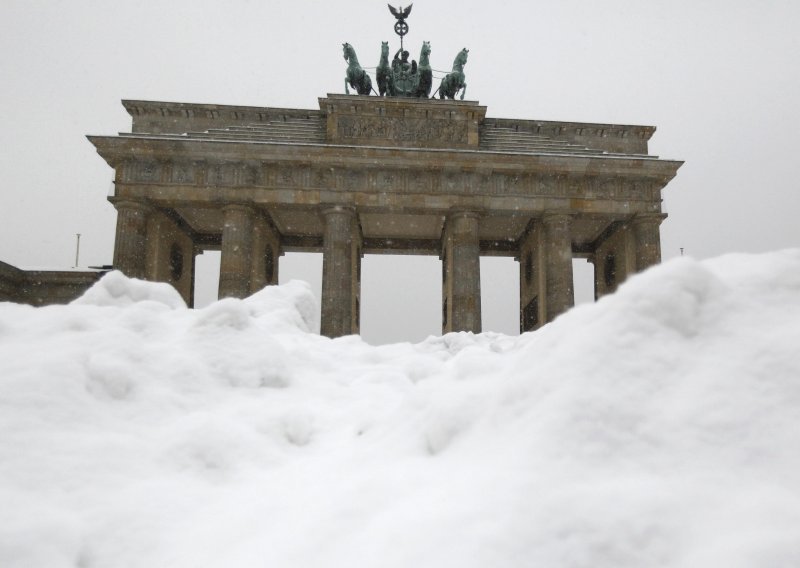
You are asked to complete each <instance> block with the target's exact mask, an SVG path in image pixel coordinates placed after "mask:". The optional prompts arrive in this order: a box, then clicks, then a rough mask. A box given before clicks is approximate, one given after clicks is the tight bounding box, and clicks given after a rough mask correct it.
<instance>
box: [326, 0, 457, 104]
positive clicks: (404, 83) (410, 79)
mask: <svg viewBox="0 0 800 568" xmlns="http://www.w3.org/2000/svg"><path fill="white" fill-rule="evenodd" d="M412 6H413V4H412V5H409V6H408V7H407V8H405V9H404V8H402V7H400V8H393V7H392V5H391V4H390V5H389V11H390V12H391V13H392V15H394V17H395V18H397V22H396V23H395V26H394V30H395V32H396V33H397V35H399V36H400V49H398V50H397V52H396V53H395V54H394V58H393V59H392V61H391V63H390V62H389V42H387V41H384V42H382V43H381V57H380V60H379V61H378V66H377V67H376V68H375V80H376V83H377V84H378V92H377V93H375V94H376V95H379V96H381V97H384V96H386V97H417V98H428V97H429V96H430V94H431V87H432V86H433V69H432V68H431V64H430V55H431V44H430V42H428V41H423V42H422V49H421V50H420V54H419V64H418V63H417V62H416V61H414V60H411V61H409V60H408V55H409V54H408V51H406V50H405V49H404V48H403V38H404V36H405V35H406V34H407V33H408V23H407V22H406V18H408V16H409V15H410V14H411V7H412ZM342 46H343V47H344V58H345V61H347V75H346V76H345V80H344V89H345V92H346V93H347V94H348V95H349V94H350V87H352V88H354V89H355V90H356V92H357V93H358V94H359V95H369V94H370V92H375V91H374V89H373V88H372V80H371V79H370V77H369V75H367V72H366V71H364V69H363V68H362V67H361V65H360V64H359V63H358V57H356V52H355V50H354V49H353V46H352V45H350V44H349V43H345V44H342ZM467 53H469V51H468V50H467V49H466V48H465V49H462V50H461V52H460V53H459V54H458V55H457V56H456V60H455V61H454V62H453V71H452V72H451V73H449V74H447V75H446V76H445V77H444V78H443V79H442V83H441V85H440V86H439V88H438V89H437V90H436V92H438V93H439V98H440V99H444V98H445V97H446V98H449V99H454V98H455V96H456V94H458V91H461V100H463V99H464V94H465V93H466V88H467V84H466V83H465V82H464V65H465V64H466V62H467ZM435 96H436V93H434V97H435Z"/></svg>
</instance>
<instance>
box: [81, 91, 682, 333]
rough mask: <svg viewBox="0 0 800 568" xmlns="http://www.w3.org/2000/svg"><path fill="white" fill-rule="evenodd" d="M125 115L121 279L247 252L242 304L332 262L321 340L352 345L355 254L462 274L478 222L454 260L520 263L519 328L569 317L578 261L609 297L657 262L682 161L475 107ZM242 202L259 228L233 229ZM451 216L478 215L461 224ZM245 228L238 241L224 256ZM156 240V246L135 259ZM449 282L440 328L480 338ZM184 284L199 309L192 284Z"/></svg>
mask: <svg viewBox="0 0 800 568" xmlns="http://www.w3.org/2000/svg"><path fill="white" fill-rule="evenodd" d="M124 104H125V106H126V108H127V109H128V111H129V112H130V113H131V116H132V118H133V129H132V132H131V133H130V134H121V135H119V136H112V137H94V136H93V137H90V140H91V141H92V143H93V144H94V145H95V146H96V147H97V150H98V152H99V153H100V154H101V155H102V156H103V157H104V158H105V159H106V161H107V162H108V163H109V165H111V166H112V167H113V168H115V170H116V176H115V192H114V195H113V196H112V197H111V198H110V200H111V201H112V202H113V203H115V205H116V206H117V208H118V209H119V210H120V218H119V220H118V235H117V246H116V247H115V265H116V266H118V267H120V268H122V269H123V270H124V271H125V272H126V273H129V274H130V275H139V274H143V275H144V277H146V278H151V279H159V280H167V281H169V278H165V276H164V274H165V272H164V270H165V269H164V264H163V263H161V264H159V262H158V261H155V260H153V259H151V258H150V257H153V258H155V257H158V258H161V259H163V258H167V257H169V254H167V256H165V252H164V251H165V250H166V249H165V248H164V247H166V246H169V247H171V248H170V250H171V251H173V253H174V250H177V249H175V247H178V249H180V252H181V256H182V257H183V258H184V259H185V258H186V257H187V253H186V252H185V251H186V250H187V249H189V248H190V249H191V250H192V253H191V254H190V255H188V256H191V259H192V260H191V262H193V258H194V253H196V252H198V251H202V250H203V249H209V248H211V249H214V248H216V249H219V248H222V249H223V257H230V258H237V257H236V255H235V254H234V253H235V252H236V251H238V254H239V257H238V260H236V263H237V267H236V268H235V269H231V270H225V274H226V277H225V278H226V281H225V284H224V285H223V284H221V292H223V293H224V294H230V295H236V296H242V295H247V294H249V293H252V292H253V291H255V290H257V289H258V288H259V287H260V286H262V285H265V284H268V283H270V282H274V281H276V280H275V279H276V278H277V276H276V275H277V264H274V263H277V258H278V256H279V255H280V254H282V253H283V252H284V251H290V252H292V251H322V252H323V254H324V256H325V258H326V259H327V260H326V262H328V268H326V271H327V272H326V274H328V273H330V274H328V276H327V277H326V278H327V280H326V281H327V282H329V284H328V288H327V290H328V292H326V293H325V294H323V296H325V295H326V294H327V297H328V298H329V300H325V298H323V304H324V305H325V306H327V307H323V314H322V321H323V333H326V334H328V335H332V336H333V335H340V334H344V333H357V330H358V320H359V313H358V307H359V295H360V282H359V279H358V277H357V275H358V265H359V260H358V259H360V255H361V254H364V253H382V254H397V253H401V254H402V253H405V254H437V255H439V254H442V255H444V257H445V258H446V259H447V262H449V263H451V264H450V265H449V266H450V267H451V268H452V267H453V266H454V265H453V264H452V263H454V262H456V256H458V255H459V254H461V253H456V252H454V251H455V249H453V248H452V247H453V245H452V242H451V241H448V240H447V239H449V238H450V236H451V235H452V227H453V226H455V225H460V224H464V223H467V219H469V222H468V224H469V226H470V238H469V245H468V246H467V245H465V244H463V243H462V244H460V245H459V246H460V247H462V248H459V249H458V250H459V251H461V252H464V251H466V250H467V249H468V250H469V251H472V252H470V254H469V257H470V258H472V257H474V256H476V255H475V254H473V253H474V251H477V255H482V254H483V255H486V254H491V255H505V256H512V257H515V258H517V259H520V261H521V262H522V264H521V266H520V269H521V275H520V278H521V282H523V281H524V286H521V288H520V312H521V318H520V322H521V328H522V329H533V328H536V327H538V326H540V325H543V324H544V323H546V322H547V321H551V320H552V319H553V318H554V317H555V316H556V315H557V314H559V313H562V312H563V311H564V310H566V309H568V308H569V306H571V305H572V289H571V278H572V276H571V264H570V262H568V261H570V260H571V258H572V257H574V256H580V257H585V258H588V259H590V260H592V261H593V262H594V265H595V270H596V274H597V278H596V281H597V286H596V294H597V295H598V296H599V295H602V294H604V293H607V292H609V291H611V290H613V289H614V288H615V287H616V286H617V285H618V283H619V282H621V281H622V280H624V278H625V277H627V276H628V275H629V274H630V273H632V272H634V271H637V270H641V269H643V268H645V267H646V266H649V265H651V264H652V263H654V262H658V260H659V258H660V250H659V246H658V223H659V222H660V221H661V219H663V217H664V214H663V213H662V211H661V191H662V189H663V188H664V187H665V186H666V184H667V183H668V182H669V181H670V180H671V179H672V178H673V177H674V176H675V174H676V172H677V170H678V168H679V167H680V165H681V163H682V162H678V161H671V160H662V159H658V158H657V157H655V156H650V155H648V154H647V141H648V140H649V138H650V136H652V134H653V132H654V130H655V128H653V127H649V126H633V125H609V124H588V123H572V122H554V121H534V120H516V119H493V118H486V108H485V107H483V106H481V105H479V104H478V103H477V102H472V101H449V100H448V101H439V100H425V99H423V100H417V99H396V98H395V99H391V98H390V99H387V98H385V97H384V98H379V97H364V96H344V95H328V96H327V97H323V98H320V99H319V104H320V109H319V110H300V109H275V108H260V107H240V106H223V105H194V104H187V103H161V102H143V101H126V102H125V103H124ZM232 204H237V206H243V207H247V208H248V209H247V210H248V211H250V213H248V214H247V215H246V216H242V215H240V214H238V213H237V214H235V215H234V214H233V213H230V211H228V210H227V209H226V208H227V207H228V206H230V205H232ZM330 211H348V212H350V213H347V215H348V216H351V217H352V219H351V220H350V221H348V224H349V226H350V232H351V236H350V241H348V243H349V244H346V245H344V244H342V243H344V242H345V241H342V240H341V239H339V238H338V237H335V235H339V233H340V232H341V231H339V229H341V227H339V225H338V221H336V220H333V219H334V218H335V219H340V217H341V216H342V215H340V214H335V215H334V216H333V217H330V215H331V214H330V213H329V212H330ZM453 212H470V215H474V217H463V218H460V220H459V221H454V220H452V214H453ZM554 213H555V214H557V215H556V216H555V217H554V216H553V214H554ZM151 217H152V218H153V219H160V220H161V221H159V222H158V223H155V222H154V221H152V219H151ZM233 217H236V219H235V220H232V219H233ZM245 217H246V218H245ZM348 218H349V217H348ZM164 219H168V220H169V222H167V221H164ZM226 219H227V221H226ZM448 219H451V221H449V222H448V221H447V220H448ZM261 220H268V222H266V224H262V222H261ZM170 223H172V225H171V224H170ZM231 224H232V225H231ZM153 227H161V229H159V230H160V233H158V234H161V235H162V237H158V236H157V231H156V230H155V229H153ZM226 227H227V229H226ZM237 227H238V229H237V230H239V231H241V235H242V236H241V238H240V239H239V241H240V242H239V241H237V243H238V244H236V245H231V246H229V247H227V248H226V244H225V243H226V241H227V242H228V243H229V244H230V243H232V242H233V241H232V240H231V239H232V238H233V237H232V236H231V235H229V234H228V233H231V232H232V231H233V230H234V229H236V228H237ZM342 230H343V229H342ZM226 231H227V232H226ZM247 234H249V235H251V236H250V237H247V238H245V235H247ZM163 235H166V236H163ZM226 235H228V236H227V239H226ZM449 235H450V236H449ZM153 239H160V240H159V242H161V245H160V246H159V247H155V248H153V246H152V245H150V246H149V247H147V246H143V245H142V243H143V242H151V241H152V240H153ZM267 242H269V243H270V245H269V248H270V251H271V252H270V254H271V255H272V260H273V264H274V266H273V268H274V271H273V272H271V273H270V274H271V275H272V277H273V278H272V279H270V278H267V277H265V276H264V270H266V265H267V261H266V256H265V255H266V254H267V253H266V248H265V246H266V244H265V243H267ZM448 242H451V244H449V245H448V244H447V243H448ZM333 243H336V244H335V246H334V244H333ZM340 245H341V246H340ZM462 245H463V246H462ZM237 247H238V248H237ZM342 247H344V248H346V249H347V250H348V251H349V253H348V255H349V256H348V255H345V253H344V252H342V250H344V248H342ZM448 247H450V249H448ZM464 247H466V248H464ZM340 248H342V250H339V249H340ZM143 250H144V251H145V253H144V258H143V257H142V255H143V253H142V251H143ZM226 250H227V251H228V252H227V253H226V252H225V251H226ZM248 250H249V252H247V251H248ZM242 251H244V252H242ZM334 251H339V252H338V253H336V252H334ZM168 252H169V251H168ZM170 254H171V253H170ZM465 254H466V253H465ZM231 255H233V256H231ZM331 255H334V256H335V257H336V258H337V259H338V260H335V261H334V260H333V256H331ZM448 255H450V256H448ZM453 255H455V256H453ZM173 256H175V254H173ZM462 256H463V255H462ZM528 257H530V259H531V260H530V262H527V260H525V261H524V262H523V260H524V259H527V258H528ZM347 258H349V260H346V259H347ZM154 262H155V264H153V263H154ZM225 262H226V261H225V260H223V264H225ZM470 262H472V261H470ZM173 264H174V263H173ZM457 264H459V265H461V264H462V263H460V262H459V263H457ZM334 266H336V267H338V268H336V269H334V268H332V267H334ZM464 266H465V265H464ZM447 270H448V268H447V266H445V276H446V278H445V280H446V281H447V278H450V281H449V283H447V282H446V284H445V288H444V291H443V302H444V303H445V304H447V306H446V309H445V310H444V315H445V318H446V319H447V321H446V323H445V324H444V326H443V329H445V330H461V329H469V330H473V331H478V330H479V329H480V311H479V308H480V306H479V301H477V302H473V303H474V304H475V306H477V307H469V308H465V309H462V308H460V307H457V306H458V305H463V306H466V305H468V304H469V302H470V301H471V300H466V299H465V298H468V297H473V296H475V294H477V296H478V299H479V280H478V288H477V290H478V292H475V288H474V287H473V288H470V290H471V291H470V292H469V293H466V292H465V294H466V295H465V294H460V293H459V294H456V293H455V290H457V289H458V290H462V288H463V286H466V285H467V284H465V282H467V281H470V282H471V281H472V278H473V277H472V275H471V272H470V271H469V270H464V269H463V268H461V269H459V270H456V271H453V272H452V273H451V275H450V276H449V277H448V276H447ZM234 275H235V276H234ZM173 283H174V284H175V285H176V287H179V286H180V288H179V289H181V291H182V293H183V294H184V296H185V297H186V296H187V295H188V296H190V294H191V287H192V286H191V282H188V281H185V280H180V281H178V280H176V281H175V282H173ZM334 283H335V284H334ZM469 286H472V284H469ZM469 286H468V287H469ZM448 287H449V288H448ZM223 288H224V290H223ZM340 296H341V297H340ZM330 298H336V300H335V301H334V300H330ZM454 309H455V312H454V311H453V310H454ZM476 322H477V323H476Z"/></svg>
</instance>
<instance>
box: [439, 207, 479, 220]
mask: <svg viewBox="0 0 800 568" xmlns="http://www.w3.org/2000/svg"><path fill="white" fill-rule="evenodd" d="M462 217H466V218H468V219H480V218H481V217H483V213H481V212H480V211H475V210H473V209H451V210H450V211H448V212H447V219H448V220H449V219H455V218H462Z"/></svg>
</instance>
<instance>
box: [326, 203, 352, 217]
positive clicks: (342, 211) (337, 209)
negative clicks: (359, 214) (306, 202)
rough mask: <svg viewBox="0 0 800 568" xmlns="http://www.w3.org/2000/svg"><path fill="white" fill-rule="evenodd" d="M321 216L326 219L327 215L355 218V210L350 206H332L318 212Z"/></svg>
mask: <svg viewBox="0 0 800 568" xmlns="http://www.w3.org/2000/svg"><path fill="white" fill-rule="evenodd" d="M320 213H322V215H324V216H325V217H327V216H328V215H334V214H338V215H352V216H355V214H356V208H355V207H353V206H352V205H333V206H331V207H326V208H325V209H322V210H321V211H320Z"/></svg>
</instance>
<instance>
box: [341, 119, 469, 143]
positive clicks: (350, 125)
mask: <svg viewBox="0 0 800 568" xmlns="http://www.w3.org/2000/svg"><path fill="white" fill-rule="evenodd" d="M337 131H338V132H337V133H338V138H339V140H341V141H342V142H347V141H362V142H364V141H373V142H381V141H384V142H393V143H400V144H402V143H409V144H410V143H416V144H423V145H424V144H425V143H435V144H452V145H466V144H467V135H468V127H467V123H466V122H465V121H463V120H446V119H438V120H437V119H426V118H403V117H400V118H394V117H391V118H389V117H365V116H340V117H339V119H338V123H337Z"/></svg>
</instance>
